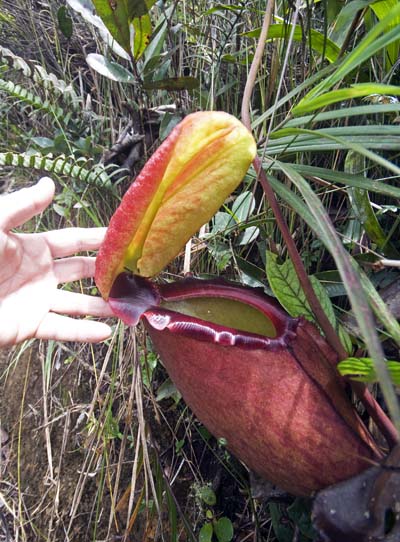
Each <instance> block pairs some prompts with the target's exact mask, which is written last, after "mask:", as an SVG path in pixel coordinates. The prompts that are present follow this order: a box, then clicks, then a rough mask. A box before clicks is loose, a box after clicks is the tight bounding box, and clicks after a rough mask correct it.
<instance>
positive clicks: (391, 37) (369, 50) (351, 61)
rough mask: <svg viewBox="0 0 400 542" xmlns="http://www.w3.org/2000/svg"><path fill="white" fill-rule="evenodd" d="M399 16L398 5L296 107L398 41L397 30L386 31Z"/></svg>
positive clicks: (399, 5) (324, 90)
mask: <svg viewBox="0 0 400 542" xmlns="http://www.w3.org/2000/svg"><path fill="white" fill-rule="evenodd" d="M399 15H400V4H397V6H396V7H395V8H393V10H392V12H391V13H390V14H388V15H387V16H386V17H385V18H384V19H382V20H381V21H379V23H378V24H376V25H375V26H373V28H372V29H371V30H370V31H369V32H368V33H367V34H366V35H365V36H364V38H363V39H362V40H361V42H360V43H359V44H358V45H357V47H355V48H354V49H353V50H352V51H351V53H350V54H348V55H347V56H345V57H344V58H343V59H342V61H341V62H340V64H339V66H338V67H337V68H336V70H335V71H334V72H333V73H332V74H331V75H329V76H328V77H326V78H325V79H323V80H322V81H321V82H320V83H319V84H318V85H316V86H315V87H314V88H313V89H312V90H311V91H310V92H309V93H308V94H307V95H306V96H305V97H304V98H303V100H301V102H300V103H299V104H298V105H299V106H301V104H302V103H305V102H308V101H309V100H310V99H311V98H315V97H317V96H319V95H321V94H323V93H324V92H326V91H327V90H328V89H330V88H332V87H333V86H334V85H336V84H337V83H339V82H340V81H342V80H343V79H344V77H346V75H348V74H349V73H350V72H352V71H353V70H354V69H355V68H357V67H358V66H361V64H363V63H364V62H365V61H366V60H368V59H369V58H370V57H371V56H372V55H374V54H375V53H377V52H378V51H380V50H381V49H383V48H384V47H387V46H388V45H389V44H390V43H392V42H394V41H396V40H398V39H399V32H398V28H392V29H391V30H390V31H387V30H388V28H390V26H391V24H392V22H393V19H394V18H396V17H398V16H399ZM382 34H383V35H382Z"/></svg>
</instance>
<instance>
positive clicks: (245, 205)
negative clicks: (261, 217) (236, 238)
mask: <svg viewBox="0 0 400 542" xmlns="http://www.w3.org/2000/svg"><path fill="white" fill-rule="evenodd" d="M255 206H256V202H255V199H254V196H253V194H252V192H242V193H241V194H239V196H238V197H237V198H236V199H235V201H234V202H233V204H232V214H233V216H234V218H235V220H236V222H237V223H238V224H240V223H241V222H245V221H246V220H247V219H248V218H249V216H250V215H251V214H252V212H253V211H254V208H255Z"/></svg>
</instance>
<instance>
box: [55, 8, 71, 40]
mask: <svg viewBox="0 0 400 542" xmlns="http://www.w3.org/2000/svg"><path fill="white" fill-rule="evenodd" d="M57 21H58V26H59V27H60V30H61V32H62V33H63V34H64V36H65V37H66V38H68V39H70V37H71V36H72V32H73V26H72V19H71V17H70V16H69V13H68V10H67V8H66V7H65V6H61V7H60V8H59V9H58V11H57Z"/></svg>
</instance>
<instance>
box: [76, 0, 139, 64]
mask: <svg viewBox="0 0 400 542" xmlns="http://www.w3.org/2000/svg"><path fill="white" fill-rule="evenodd" d="M67 4H68V5H69V7H70V8H72V9H73V10H75V11H76V12H77V13H79V14H80V15H81V16H82V17H83V18H84V19H85V21H87V22H88V23H90V24H92V25H93V26H95V27H96V28H97V29H98V30H99V33H100V36H101V37H102V39H103V41H104V42H105V43H106V44H107V45H108V46H109V47H111V49H112V50H113V51H114V53H115V54H117V55H118V56H120V57H122V58H125V59H126V60H129V59H130V56H129V54H128V53H129V51H128V52H126V51H125V49H123V48H122V47H121V46H120V45H119V43H118V42H117V40H116V39H115V38H113V36H112V35H111V34H110V32H109V30H108V29H107V27H106V25H105V24H104V23H103V21H102V20H101V19H100V17H99V16H98V15H96V14H95V12H94V5H93V2H92V1H91V0H67Z"/></svg>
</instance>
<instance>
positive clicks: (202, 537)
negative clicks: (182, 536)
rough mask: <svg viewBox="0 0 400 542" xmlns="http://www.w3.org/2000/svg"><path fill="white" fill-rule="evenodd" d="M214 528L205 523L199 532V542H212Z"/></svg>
mask: <svg viewBox="0 0 400 542" xmlns="http://www.w3.org/2000/svg"><path fill="white" fill-rule="evenodd" d="M212 535H213V527H212V524H211V523H205V524H204V525H203V527H202V528H201V529H200V532H199V542H211V540H212Z"/></svg>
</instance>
